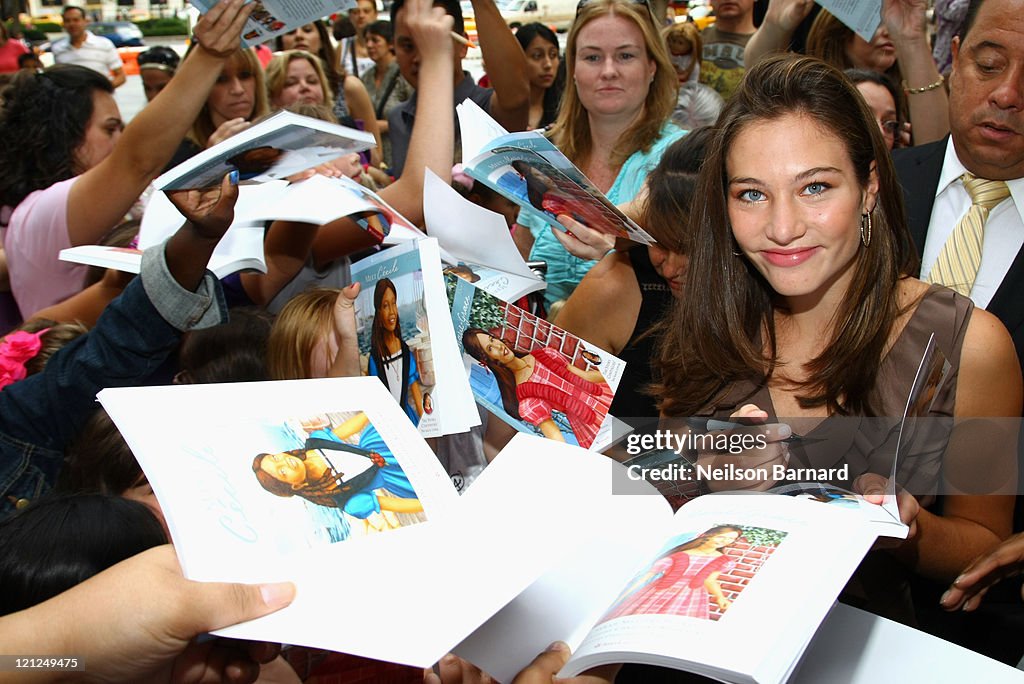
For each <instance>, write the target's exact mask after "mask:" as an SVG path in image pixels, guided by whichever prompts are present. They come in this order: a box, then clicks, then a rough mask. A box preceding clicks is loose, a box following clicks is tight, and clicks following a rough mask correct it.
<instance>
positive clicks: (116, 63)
mask: <svg viewBox="0 0 1024 684" xmlns="http://www.w3.org/2000/svg"><path fill="white" fill-rule="evenodd" d="M51 51H52V52H53V60H54V61H55V62H56V63H57V64H78V65H79V66H84V67H88V68H89V69H92V70H93V71H96V72H98V73H101V74H103V75H104V76H106V77H108V78H109V77H110V74H111V72H113V71H116V70H118V69H121V68H122V67H123V66H124V62H122V61H121V57H120V56H119V55H118V54H117V49H116V48H115V47H114V44H113V43H111V42H110V41H109V40H107V39H106V38H102V37H100V36H97V35H95V34H93V33H92V32H91V31H86V32H85V41H84V42H83V43H82V45H81V46H79V47H73V46H72V45H71V38H61V39H60V40H58V41H57V42H55V43H54V44H53V47H52V48H51Z"/></svg>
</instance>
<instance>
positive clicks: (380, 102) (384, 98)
mask: <svg viewBox="0 0 1024 684" xmlns="http://www.w3.org/2000/svg"><path fill="white" fill-rule="evenodd" d="M397 83H398V71H397V70H395V71H392V72H391V79H390V80H389V81H388V84H387V86H385V87H384V94H383V95H381V96H380V97H379V98H377V107H376V109H375V113H376V114H377V120H378V121H379V120H380V119H383V118H384V105H386V104H387V103H388V98H389V97H391V93H392V92H394V90H395V85H396V84H397Z"/></svg>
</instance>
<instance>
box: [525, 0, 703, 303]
mask: <svg viewBox="0 0 1024 684" xmlns="http://www.w3.org/2000/svg"><path fill="white" fill-rule="evenodd" d="M566 77H567V78H566V81H567V86H566V89H565V93H564V94H563V96H562V104H561V107H560V108H559V112H558V118H557V119H556V120H555V123H554V124H553V125H552V127H551V131H550V134H549V135H550V137H551V140H552V142H554V144H555V145H557V146H558V148H559V149H560V150H561V151H562V152H563V153H564V154H565V156H566V157H568V158H569V160H570V161H572V162H573V163H574V164H575V165H576V166H577V167H579V169H580V170H581V171H583V173H584V174H585V175H586V176H587V178H589V179H590V181H591V182H592V183H593V184H594V185H596V186H597V187H598V189H600V190H601V191H602V192H604V194H605V195H607V196H608V199H609V200H611V202H612V203H614V204H621V203H625V202H629V201H630V200H632V199H633V198H634V197H635V196H636V195H637V194H638V193H639V191H640V188H642V187H643V184H644V180H645V179H646V177H647V174H648V172H650V171H651V170H652V169H653V168H654V167H655V166H656V165H657V163H658V160H659V159H660V158H661V155H662V153H663V152H664V150H665V148H667V147H668V146H669V145H670V144H672V142H673V141H675V140H676V139H678V138H679V137H680V136H682V135H684V131H683V130H682V129H680V128H678V127H676V126H675V125H674V124H672V123H671V122H670V121H669V117H670V116H671V114H672V111H673V109H674V107H675V104H676V94H677V89H678V81H677V79H676V75H675V68H674V67H673V66H672V62H671V61H670V59H669V56H668V52H667V50H666V48H665V44H664V41H663V40H662V39H661V36H660V34H659V32H658V28H657V27H656V26H655V23H654V20H653V18H652V17H651V14H650V11H649V10H648V9H647V6H646V5H642V4H635V3H632V2H628V1H626V0H595V1H593V2H589V3H586V4H583V5H582V6H581V7H580V9H579V11H578V12H577V14H576V20H575V21H574V22H573V25H572V30H571V31H570V32H569V38H568V41H567V43H566ZM567 220H569V219H567ZM521 225H523V226H525V227H527V228H529V229H530V231H531V232H532V233H533V234H534V237H535V239H536V241H535V243H534V246H533V251H532V252H531V254H530V258H531V259H535V260H542V261H546V262H547V264H548V268H547V282H548V289H547V292H546V294H545V299H546V301H547V304H548V305H549V306H550V305H551V304H552V303H553V302H556V301H558V300H561V299H565V298H567V297H568V296H569V295H570V294H571V293H572V291H573V289H574V288H575V287H576V285H577V284H578V283H579V281H580V280H581V279H582V278H583V276H584V274H586V272H587V271H588V270H589V269H590V268H591V267H592V266H593V265H594V264H595V263H597V262H596V261H588V260H584V259H580V258H578V257H574V256H572V255H571V254H569V252H568V251H566V248H565V245H566V244H568V242H569V241H570V240H572V238H571V237H568V236H566V235H565V234H564V233H561V232H558V233H557V234H556V233H555V232H554V230H553V229H549V228H546V227H544V226H536V225H531V222H530V221H529V219H527V218H526V217H525V216H523V221H522V224H521Z"/></svg>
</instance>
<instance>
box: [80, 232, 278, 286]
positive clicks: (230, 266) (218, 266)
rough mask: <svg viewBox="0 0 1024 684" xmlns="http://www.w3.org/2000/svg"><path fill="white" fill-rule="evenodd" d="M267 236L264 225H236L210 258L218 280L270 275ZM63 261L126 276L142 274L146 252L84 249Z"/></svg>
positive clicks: (136, 249) (94, 246) (96, 248)
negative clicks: (265, 250) (265, 245)
mask: <svg viewBox="0 0 1024 684" xmlns="http://www.w3.org/2000/svg"><path fill="white" fill-rule="evenodd" d="M178 225H179V226H180V225H181V224H178ZM263 232H264V231H263V226H260V225H241V224H240V225H232V226H231V228H230V229H229V230H228V232H227V233H225V234H224V237H223V238H221V240H220V242H218V243H217V248H216V249H215V250H214V252H213V255H212V256H211V257H210V261H209V264H208V268H209V269H210V271H212V272H213V274H214V275H215V276H217V277H218V278H224V277H226V276H228V275H230V274H232V273H235V272H237V271H260V272H261V273H266V272H267V263H266V261H265V260H264V258H263ZM167 237H169V236H167ZM165 239H166V237H165ZM60 259H61V261H71V262H74V263H77V264H86V265H87V266H99V267H100V268H112V269H114V270H117V271H124V272H125V273H138V272H139V270H140V269H141V268H142V248H141V247H109V246H104V245H80V246H78V247H68V248H67V249H62V250H61V251H60Z"/></svg>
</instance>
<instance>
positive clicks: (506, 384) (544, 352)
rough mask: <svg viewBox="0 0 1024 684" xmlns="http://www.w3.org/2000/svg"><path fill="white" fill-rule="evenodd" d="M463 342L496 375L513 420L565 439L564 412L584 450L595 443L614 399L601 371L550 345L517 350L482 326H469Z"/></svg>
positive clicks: (504, 404) (463, 335)
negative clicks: (559, 419)
mask: <svg viewBox="0 0 1024 684" xmlns="http://www.w3.org/2000/svg"><path fill="white" fill-rule="evenodd" d="M462 344H463V348H464V349H465V350H466V353H467V354H469V355H470V356H472V357H473V358H474V359H476V360H477V361H479V362H480V363H482V364H483V365H485V366H486V367H487V368H488V369H490V371H491V372H492V373H493V374H494V377H495V380H496V381H497V383H498V389H499V390H500V392H501V403H502V408H504V409H505V412H506V413H507V414H508V415H509V416H511V417H512V418H514V419H516V420H521V421H523V422H526V423H529V424H530V425H533V426H534V427H535V428H537V430H539V431H540V433H541V434H543V435H544V436H545V437H547V438H548V439H556V440H560V441H565V436H564V435H563V434H562V431H561V430H560V429H559V428H558V425H557V424H556V422H555V419H554V417H553V416H552V411H559V412H561V413H563V414H565V416H566V417H567V418H568V420H569V425H570V426H571V427H572V432H573V435H574V436H575V437H576V441H577V442H578V443H579V445H580V446H581V447H583V448H584V449H586V448H589V447H590V445H591V444H593V442H594V438H595V437H597V433H598V431H599V430H600V429H601V424H602V422H603V421H604V419H605V416H607V415H608V409H609V408H610V407H611V403H612V397H613V396H614V395H613V392H612V390H611V388H610V387H609V386H608V383H607V381H606V380H605V378H604V376H603V375H602V374H601V371H599V370H598V369H596V368H592V369H590V370H582V369H580V368H578V367H576V366H575V365H573V364H572V363H570V362H569V360H568V359H566V357H565V355H563V354H560V353H558V352H557V351H555V350H553V349H551V348H549V347H540V348H538V349H534V350H532V351H530V352H519V351H514V350H512V349H510V348H509V346H508V345H507V344H505V342H504V341H503V340H500V339H498V338H497V337H495V336H494V335H492V334H491V333H489V332H487V331H486V330H482V329H480V328H467V329H466V331H465V332H464V333H463V334H462Z"/></svg>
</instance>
